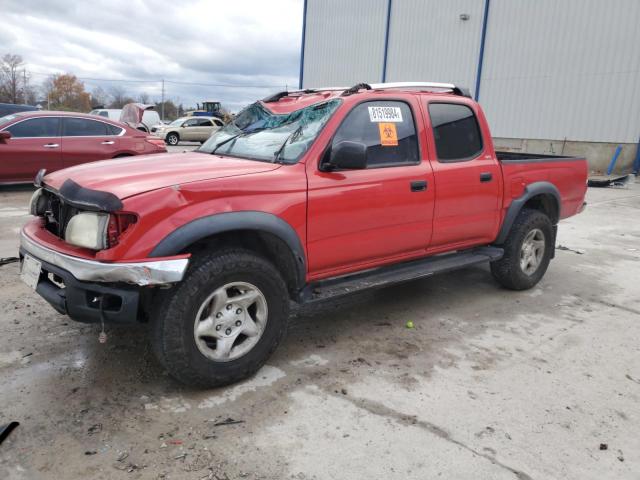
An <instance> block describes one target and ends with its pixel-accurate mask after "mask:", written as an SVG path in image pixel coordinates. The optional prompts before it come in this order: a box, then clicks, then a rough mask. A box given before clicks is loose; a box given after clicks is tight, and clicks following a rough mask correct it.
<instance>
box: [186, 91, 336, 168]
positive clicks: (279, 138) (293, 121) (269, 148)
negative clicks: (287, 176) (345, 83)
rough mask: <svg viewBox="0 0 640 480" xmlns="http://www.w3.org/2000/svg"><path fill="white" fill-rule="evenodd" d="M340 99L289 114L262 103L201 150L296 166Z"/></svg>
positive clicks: (257, 103) (250, 106) (245, 113)
mask: <svg viewBox="0 0 640 480" xmlns="http://www.w3.org/2000/svg"><path fill="white" fill-rule="evenodd" d="M339 105H340V100H329V101H328V102H322V103H318V104H316V105H311V106H309V107H306V108H302V109H300V110H296V111H295V112H291V113H288V114H285V115H276V114H273V113H271V112H269V111H268V110H267V109H266V108H265V107H263V106H262V105H261V104H260V103H259V102H256V103H254V104H252V105H249V106H248V107H247V108H245V109H244V110H242V111H241V112H240V113H239V114H238V116H237V117H236V118H235V120H234V121H233V122H231V123H229V124H227V125H225V126H224V128H222V129H220V130H219V131H218V132H216V133H214V134H213V135H212V136H211V137H210V138H209V140H207V141H206V142H205V144H204V145H202V146H201V147H200V148H199V149H198V150H197V151H199V152H203V153H216V154H221V155H228V156H231V157H241V158H248V159H252V160H260V161H267V162H281V163H289V164H290V163H296V162H297V161H298V160H299V159H300V157H301V156H302V155H303V154H304V153H305V152H306V151H307V150H308V149H309V147H310V146H311V144H312V143H313V142H314V140H315V139H316V137H317V136H318V134H319V133H320V131H321V130H322V127H324V125H325V124H326V123H327V121H328V120H329V119H330V118H331V115H333V113H334V112H335V110H336V109H337V108H338V106H339Z"/></svg>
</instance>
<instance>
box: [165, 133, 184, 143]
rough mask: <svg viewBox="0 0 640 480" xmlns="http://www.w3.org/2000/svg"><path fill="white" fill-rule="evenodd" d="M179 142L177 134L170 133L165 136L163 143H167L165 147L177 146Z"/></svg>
mask: <svg viewBox="0 0 640 480" xmlns="http://www.w3.org/2000/svg"><path fill="white" fill-rule="evenodd" d="M179 141H180V137H179V136H178V134H177V133H173V132H172V133H170V134H168V135H167V137H166V139H165V142H166V143H167V145H178V142H179Z"/></svg>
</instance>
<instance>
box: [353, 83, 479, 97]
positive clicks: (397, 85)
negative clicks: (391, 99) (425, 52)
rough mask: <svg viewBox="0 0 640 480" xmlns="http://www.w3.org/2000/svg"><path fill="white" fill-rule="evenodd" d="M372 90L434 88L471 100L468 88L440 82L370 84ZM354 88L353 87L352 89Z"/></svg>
mask: <svg viewBox="0 0 640 480" xmlns="http://www.w3.org/2000/svg"><path fill="white" fill-rule="evenodd" d="M369 86H370V87H371V89H372V90H386V89H391V88H436V89H442V90H451V91H452V92H453V94H454V95H460V96H463V97H469V98H471V93H470V92H469V89H468V88H464V87H458V86H456V85H454V84H453V83H440V82H387V83H370V84H369ZM352 88H354V87H352Z"/></svg>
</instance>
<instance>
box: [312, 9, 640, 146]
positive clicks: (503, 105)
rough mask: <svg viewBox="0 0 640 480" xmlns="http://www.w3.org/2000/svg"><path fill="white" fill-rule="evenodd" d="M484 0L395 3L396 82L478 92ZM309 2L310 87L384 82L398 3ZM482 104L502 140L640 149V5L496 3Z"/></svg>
mask: <svg viewBox="0 0 640 480" xmlns="http://www.w3.org/2000/svg"><path fill="white" fill-rule="evenodd" d="M484 1H486V0H449V1H446V2H445V1H441V0H392V3H391V5H392V8H391V17H390V29H389V45H388V55H387V70H386V80H387V81H402V80H406V81H411V80H431V81H443V82H449V81H452V82H457V83H460V84H461V85H464V86H467V87H470V88H472V89H473V87H474V86H475V80H476V72H477V67H478V56H479V49H480V38H481V31H482V16H483V15H482V13H483V8H484ZM307 2H308V3H307V18H306V41H305V61H304V66H303V71H304V86H305V87H312V86H322V85H351V84H354V83H357V82H359V81H368V82H379V81H381V80H382V74H383V72H382V68H383V63H384V41H385V32H386V16H387V7H388V0H342V1H338V0H307ZM463 13H464V14H468V15H469V20H467V21H462V20H460V14H463ZM480 103H481V104H482V106H483V108H484V110H485V112H486V114H487V117H488V119H489V121H490V123H491V127H492V132H493V135H494V136H495V137H503V138H529V139H551V140H562V139H564V138H565V137H566V138H567V139H568V140H576V141H588V142H621V143H632V142H636V141H637V140H638V134H640V0H609V1H604V0H562V1H558V0H517V1H514V0H491V3H490V11H489V17H488V24H487V36H486V42H485V56H484V64H483V73H482V78H481V87H480Z"/></svg>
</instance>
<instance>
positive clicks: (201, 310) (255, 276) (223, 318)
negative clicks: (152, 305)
mask: <svg viewBox="0 0 640 480" xmlns="http://www.w3.org/2000/svg"><path fill="white" fill-rule="evenodd" d="M288 313H289V296H288V294H287V288H286V285H285V283H284V281H283V280H282V277H281V276H280V274H279V272H278V271H277V270H276V268H275V267H274V266H273V265H272V264H271V263H269V262H268V261H266V260H265V259H264V258H262V257H259V256H257V255H255V254H253V253H252V252H249V251H246V250H237V249H234V250H226V251H223V252H220V253H217V254H212V255H207V256H204V257H201V258H195V259H194V260H193V264H192V267H191V269H190V271H189V273H188V274H187V276H186V277H185V279H184V280H183V281H182V282H181V283H180V284H179V286H177V287H176V289H175V290H174V289H172V290H169V291H167V292H166V295H165V296H164V298H163V301H161V302H160V304H159V305H158V306H157V308H156V311H155V314H154V315H153V320H152V322H153V323H152V325H153V326H152V342H153V347H154V350H155V352H156V355H157V356H158V358H159V360H160V362H161V363H162V364H163V365H164V367H165V368H166V369H167V370H168V371H169V373H170V374H171V375H172V376H173V377H174V378H176V379H178V380H180V381H182V382H184V383H186V384H189V385H195V386H202V387H217V386H221V385H226V384H229V383H232V382H237V381H239V380H242V379H243V378H245V377H248V376H249V375H251V374H253V373H254V372H256V371H257V370H258V369H259V368H260V367H261V366H262V365H263V364H264V362H265V361H266V360H267V358H269V356H270V355H271V353H272V352H273V351H274V350H275V349H276V347H277V346H278V344H279V343H280V341H281V340H282V338H283V336H284V334H285V330H286V324H287V317H288Z"/></svg>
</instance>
